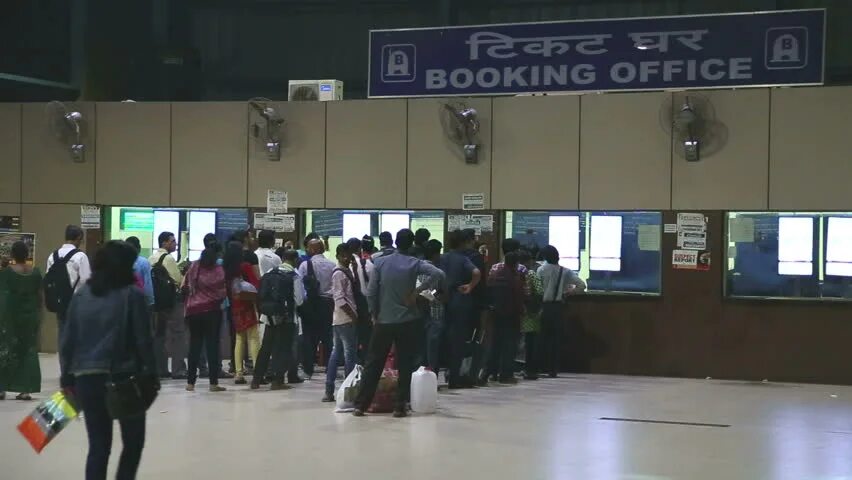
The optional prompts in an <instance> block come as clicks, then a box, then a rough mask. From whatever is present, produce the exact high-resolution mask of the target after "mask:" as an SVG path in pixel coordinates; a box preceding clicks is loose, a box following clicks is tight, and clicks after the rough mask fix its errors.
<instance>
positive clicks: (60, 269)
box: [44, 248, 80, 315]
mask: <svg viewBox="0 0 852 480" xmlns="http://www.w3.org/2000/svg"><path fill="white" fill-rule="evenodd" d="M78 253H80V250H78V249H76V248H75V249H73V250H71V251H70V252H68V253H66V254H65V256H64V257H60V256H59V250H57V251H55V252H53V265H51V266H50V269H49V270H48V271H47V273H46V274H45V275H44V304H45V307H47V311H49V312H53V313H58V314H62V315H64V314H65V312H66V311H67V310H68V304H69V303H71V297H73V296H74V289H75V288H77V283H79V282H80V278H79V277H77V281H76V282H74V285H71V276H70V275H69V274H68V261H69V260H71V257H73V256H74V255H77V254H78Z"/></svg>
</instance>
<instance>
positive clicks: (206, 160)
mask: <svg viewBox="0 0 852 480" xmlns="http://www.w3.org/2000/svg"><path fill="white" fill-rule="evenodd" d="M247 149H248V105H247V104H246V103H244V102H203V103H201V102H199V103H173V104H172V200H171V204H172V205H173V206H192V207H244V206H246V182H247V175H248V173H247V171H248V167H247V163H248V161H247V158H246V155H247V153H248V150H247ZM146 178H150V175H147V176H146Z"/></svg>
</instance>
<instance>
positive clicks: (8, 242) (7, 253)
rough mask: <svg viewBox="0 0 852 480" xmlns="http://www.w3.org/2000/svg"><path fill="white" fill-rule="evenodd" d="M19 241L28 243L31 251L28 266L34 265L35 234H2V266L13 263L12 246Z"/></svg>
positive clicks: (0, 255)
mask: <svg viewBox="0 0 852 480" xmlns="http://www.w3.org/2000/svg"><path fill="white" fill-rule="evenodd" d="M19 241H20V242H24V243H26V244H27V247H28V248H29V249H30V256H29V257H27V265H30V266H32V265H33V259H34V258H35V247H36V236H35V233H0V265H6V264H7V263H9V262H11V261H12V245H14V243H15V242H19Z"/></svg>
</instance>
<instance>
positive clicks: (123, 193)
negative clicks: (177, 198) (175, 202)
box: [95, 103, 172, 206]
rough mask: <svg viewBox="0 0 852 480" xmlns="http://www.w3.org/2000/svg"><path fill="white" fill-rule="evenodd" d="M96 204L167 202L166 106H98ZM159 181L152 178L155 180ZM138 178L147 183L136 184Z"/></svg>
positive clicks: (168, 121)
mask: <svg viewBox="0 0 852 480" xmlns="http://www.w3.org/2000/svg"><path fill="white" fill-rule="evenodd" d="M96 108H97V113H98V118H99V119H100V121H99V122H98V131H97V134H96V136H95V138H96V141H97V147H98V168H97V171H96V172H95V180H96V186H97V189H96V194H97V198H96V202H97V203H99V204H104V205H143V206H163V205H168V204H169V194H170V186H169V183H170V182H169V179H170V170H169V163H170V160H169V156H170V155H171V151H170V147H169V142H170V141H171V138H170V137H171V134H172V132H171V111H170V109H171V107H170V105H169V104H168V103H98V104H97V105H96ZM158 173H159V179H160V180H156V181H155V180H154V179H156V178H158ZM140 174H141V175H144V177H145V178H147V179H151V181H139V180H140Z"/></svg>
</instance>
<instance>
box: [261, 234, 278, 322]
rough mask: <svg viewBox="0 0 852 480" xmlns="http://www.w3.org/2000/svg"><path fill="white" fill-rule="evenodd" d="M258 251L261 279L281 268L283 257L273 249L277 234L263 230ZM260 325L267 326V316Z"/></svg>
mask: <svg viewBox="0 0 852 480" xmlns="http://www.w3.org/2000/svg"><path fill="white" fill-rule="evenodd" d="M257 245H258V249H257V250H255V251H254V254H255V255H257V267H258V270H259V273H260V278H263V276H264V275H266V274H267V273H269V271H270V270H272V269H274V268H278V267H280V266H281V257H279V256H278V255H276V254H275V251H274V250H272V247H274V246H275V232H273V231H272V230H261V231H260V232H259V233H258V234H257ZM260 323H262V324H264V325H265V324H267V318H266V315H261V316H260Z"/></svg>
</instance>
